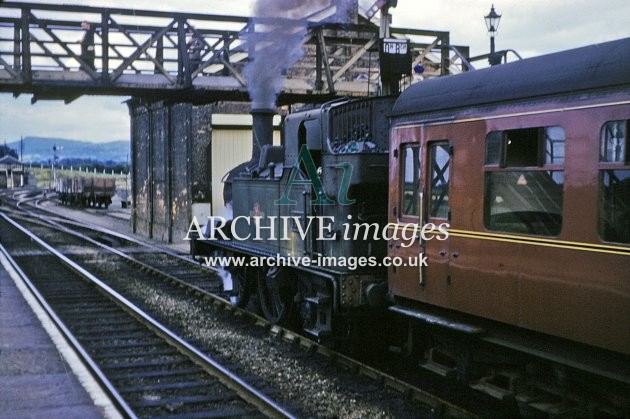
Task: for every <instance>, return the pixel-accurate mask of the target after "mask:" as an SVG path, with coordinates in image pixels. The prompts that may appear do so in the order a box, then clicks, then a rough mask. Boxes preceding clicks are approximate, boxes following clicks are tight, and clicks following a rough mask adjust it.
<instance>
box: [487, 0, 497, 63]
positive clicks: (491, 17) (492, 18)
mask: <svg viewBox="0 0 630 419" xmlns="http://www.w3.org/2000/svg"><path fill="white" fill-rule="evenodd" d="M483 18H484V20H485V21H486V28H488V35H490V57H489V58H488V62H489V63H490V65H497V64H500V63H501V56H500V55H499V56H498V57H497V56H496V55H495V48H494V36H495V35H496V34H497V31H498V29H499V22H500V21H501V15H500V14H498V13H497V12H496V11H495V10H494V4H493V5H492V7H491V8H490V13H488V14H487V15H486V16H484V17H483ZM497 58H498V59H497Z"/></svg>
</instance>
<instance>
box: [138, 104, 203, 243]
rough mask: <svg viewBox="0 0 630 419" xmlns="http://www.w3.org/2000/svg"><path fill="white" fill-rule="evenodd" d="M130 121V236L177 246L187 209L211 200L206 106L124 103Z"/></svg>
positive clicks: (185, 227) (185, 224) (188, 214)
mask: <svg viewBox="0 0 630 419" xmlns="http://www.w3.org/2000/svg"><path fill="white" fill-rule="evenodd" d="M127 104H128V106H129V114H130V117H131V154H132V162H131V167H132V191H131V197H132V202H133V205H132V217H131V223H132V230H133V232H134V233H137V234H140V235H143V236H146V237H148V238H153V239H157V240H160V241H163V242H165V243H179V242H181V240H182V238H183V237H185V236H186V232H187V231H188V227H189V225H190V221H191V216H192V214H191V206H192V204H193V203H197V202H204V203H205V202H207V203H209V202H210V200H211V196H212V194H211V190H210V176H209V173H210V151H209V150H210V141H211V114H212V107H211V105H204V106H195V105H192V104H191V103H171V102H165V101H147V100H145V99H140V98H133V99H131V100H129V101H128V102H127Z"/></svg>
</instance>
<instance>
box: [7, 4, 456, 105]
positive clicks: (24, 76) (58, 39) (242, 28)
mask: <svg viewBox="0 0 630 419" xmlns="http://www.w3.org/2000/svg"><path fill="white" fill-rule="evenodd" d="M83 20H88V21H90V22H91V24H92V26H93V27H94V28H95V37H94V39H95V42H94V47H95V59H94V61H93V63H91V62H90V61H89V60H86V59H84V58H83V57H82V55H81V37H82V35H83V30H82V29H81V22H82V21H83ZM257 24H258V26H257ZM276 24H279V23H276V22H264V25H260V21H256V20H253V19H251V18H246V17H239V16H220V15H209V14H199V13H179V12H160V11H150V10H134V9H114V8H98V7H88V6H69V5H51V4H31V3H21V2H4V3H0V92H10V93H13V94H14V95H19V94H22V93H29V94H34V96H33V101H36V100H39V99H62V100H65V101H66V102H70V101H72V100H74V99H75V98H77V97H79V96H81V95H85V94H89V95H123V96H144V97H156V98H160V99H168V98H169V97H174V98H177V99H178V100H184V101H186V100H189V101H193V102H216V101H225V100H236V101H248V100H249V96H248V94H247V80H246V78H245V76H244V72H243V69H244V67H245V65H246V64H247V63H248V61H249V60H250V55H251V54H250V52H251V51H252V48H256V46H254V45H252V42H250V39H251V38H250V37H249V36H248V35H250V34H252V33H255V32H256V31H258V30H260V29H259V27H261V26H264V27H265V29H264V30H269V27H273V25H276ZM378 31H379V28H378V27H377V26H375V25H373V24H371V23H369V22H368V21H366V20H364V19H361V18H358V19H357V18H355V20H354V22H353V23H350V24H343V25H342V24H338V23H325V22H321V21H317V20H310V21H308V22H306V36H305V43H304V45H303V50H304V55H303V57H302V58H301V59H300V60H298V61H297V62H296V63H295V64H294V65H293V66H292V67H291V68H289V69H287V70H286V72H285V73H286V74H284V76H285V80H284V86H283V90H282V93H281V94H280V97H279V99H278V101H279V103H280V104H281V103H292V102H311V101H321V100H322V99H325V98H329V97H339V96H366V95H371V94H375V93H376V92H377V91H378V88H379V86H378V84H379V63H378V60H379V54H378ZM391 34H392V36H393V37H397V38H401V39H409V40H410V46H411V49H412V58H413V64H412V67H413V66H415V65H417V64H420V65H421V66H422V68H424V69H425V72H424V74H423V76H422V77H433V76H436V75H440V74H446V73H449V72H457V71H462V70H463V69H462V64H461V63H462V61H465V60H462V57H464V56H468V49H467V48H465V47H457V49H456V51H457V52H459V54H455V53H453V52H452V51H453V50H454V48H453V47H452V46H451V45H449V33H448V32H443V31H428V30H413V29H397V28H392V29H391ZM192 37H198V38H199V39H200V40H201V42H202V48H201V51H200V54H199V55H200V58H199V60H198V61H197V62H193V61H192V59H191V57H190V51H189V43H190V40H191V39H192ZM462 54H463V55H462ZM409 74H412V72H411V69H410V71H409ZM408 82H409V81H408Z"/></svg>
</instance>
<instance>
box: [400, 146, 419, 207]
mask: <svg viewBox="0 0 630 419" xmlns="http://www.w3.org/2000/svg"><path fill="white" fill-rule="evenodd" d="M402 151H403V152H402V157H403V158H402V178H403V188H402V205H401V208H402V211H401V212H402V214H403V215H412V216H415V217H419V216H420V148H419V147H411V146H405V147H404V148H403V149H402Z"/></svg>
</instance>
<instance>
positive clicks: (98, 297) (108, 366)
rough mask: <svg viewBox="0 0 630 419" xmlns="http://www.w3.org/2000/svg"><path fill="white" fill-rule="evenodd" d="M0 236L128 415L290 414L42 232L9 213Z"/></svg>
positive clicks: (12, 258)
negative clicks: (55, 245)
mask: <svg viewBox="0 0 630 419" xmlns="http://www.w3.org/2000/svg"><path fill="white" fill-rule="evenodd" d="M0 234H1V236H2V247H1V248H0V249H1V250H2V252H3V253H4V254H5V256H6V257H7V258H9V260H10V261H11V263H12V265H13V267H14V269H16V270H17V271H18V272H19V273H20V274H21V276H22V278H23V279H24V280H25V281H27V284H28V286H29V288H31V289H32V290H33V292H34V293H35V294H36V296H37V298H38V300H39V301H40V302H41V303H43V304H44V305H45V308H46V310H47V311H48V313H49V314H50V315H51V316H52V317H53V318H54V319H55V320H56V322H57V323H58V325H59V326H60V327H61V328H62V330H63V331H64V334H65V335H66V337H67V338H68V339H70V340H71V342H72V343H73V346H74V347H75V348H76V349H77V351H78V352H79V353H80V354H81V355H82V356H83V359H84V360H85V362H86V363H87V364H88V365H89V366H90V367H91V369H92V372H93V374H94V375H95V376H96V377H97V378H98V381H100V383H101V385H102V386H103V387H104V388H105V389H106V390H107V393H108V394H109V395H110V397H111V399H112V400H113V401H114V402H115V404H116V406H117V407H118V408H119V409H120V411H121V412H122V413H123V414H124V415H126V416H130V417H135V416H137V417H146V416H152V417H155V416H170V415H174V414H177V415H190V414H192V413H194V414H195V415H198V416H252V417H255V416H268V415H271V416H276V417H287V416H291V414H290V413H289V412H287V411H286V410H285V409H284V408H283V407H282V406H280V405H278V404H277V403H275V402H273V401H272V400H271V399H269V398H268V397H267V396H266V395H264V394H263V393H262V392H260V391H259V390H257V389H255V388H254V387H252V386H250V385H248V384H247V383H245V382H244V381H243V380H241V379H240V378H239V377H238V376H236V375H234V374H232V373H231V372H230V371H229V370H228V369H227V368H226V367H225V366H223V365H222V364H221V363H218V362H216V361H215V360H213V359H211V358H209V357H208V356H207V355H204V354H202V353H200V352H199V351H198V350H197V349H195V348H194V347H192V346H191V345H189V344H188V343H186V342H185V341H183V340H182V339H180V338H179V337H177V336H176V335H175V334H174V333H173V332H171V331H170V330H169V329H168V328H167V327H165V326H164V325H162V324H160V323H159V322H158V321H156V320H155V319H153V318H152V317H150V316H148V315H147V314H146V313H144V312H143V311H142V310H140V309H138V308H137V307H136V306H135V305H134V304H133V303H131V302H130V301H128V300H127V299H125V298H124V297H123V296H121V295H120V294H118V293H117V292H116V291H114V290H113V289H111V288H110V287H108V286H107V285H106V284H105V283H103V282H102V281H101V280H99V279H98V278H96V277H95V276H94V275H92V274H90V273H89V272H87V271H85V270H84V269H83V268H81V267H80V266H79V265H77V264H76V263H74V262H72V261H71V260H70V259H68V258H67V257H65V256H64V255H63V254H61V253H60V252H59V251H58V250H56V249H55V248H53V247H51V246H49V245H47V244H46V243H45V242H43V241H42V240H41V239H39V238H38V237H37V235H34V234H32V233H31V232H29V231H28V230H26V229H24V228H23V227H21V226H19V225H18V224H17V223H15V222H12V221H11V220H10V219H8V218H7V217H5V216H3V217H2V219H1V220H0ZM34 256H36V257H37V262H38V263H32V260H33V259H32V258H33V257H34ZM25 260H28V261H30V263H29V262H27V263H25ZM42 267H45V271H46V274H45V275H42V274H41V271H42Z"/></svg>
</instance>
